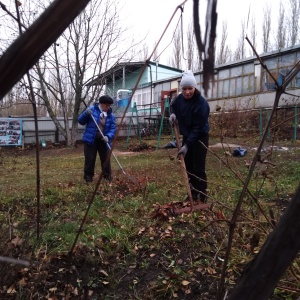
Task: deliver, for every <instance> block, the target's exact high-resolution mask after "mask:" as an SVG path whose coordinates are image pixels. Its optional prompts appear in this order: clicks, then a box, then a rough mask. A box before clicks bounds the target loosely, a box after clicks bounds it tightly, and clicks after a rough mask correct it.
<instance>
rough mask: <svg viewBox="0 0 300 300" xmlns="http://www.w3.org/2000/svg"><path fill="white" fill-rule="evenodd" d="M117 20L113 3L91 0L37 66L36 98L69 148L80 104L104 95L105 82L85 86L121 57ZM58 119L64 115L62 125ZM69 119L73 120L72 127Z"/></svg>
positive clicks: (74, 139)
mask: <svg viewBox="0 0 300 300" xmlns="http://www.w3.org/2000/svg"><path fill="white" fill-rule="evenodd" d="M118 21H119V19H118V10H117V7H116V5H115V2H114V1H106V0H103V1H96V0H92V1H91V2H90V4H89V5H88V6H87V8H86V9H85V10H84V11H83V12H82V13H81V14H80V15H79V16H78V17H77V18H76V19H75V21H74V22H73V23H72V24H71V25H70V26H69V27H68V29H67V30H66V31H65V32H64V33H63V35H62V36H61V37H60V38H59V39H58V40H57V43H56V44H54V45H53V46H52V47H51V48H50V49H49V50H48V51H47V53H46V55H45V58H44V64H43V65H41V64H38V65H37V67H36V72H37V74H38V76H37V77H36V78H37V79H38V80H39V82H40V88H41V90H40V93H39V95H40V97H41V98H42V99H43V101H44V103H45V106H46V107H47V111H48V113H49V115H50V117H51V118H52V119H53V121H54V123H55V124H56V126H57V128H58V129H59V131H60V132H61V134H62V135H63V136H64V138H65V139H66V143H67V145H68V146H71V145H73V144H74V142H75V141H76V132H77V126H78V121H77V119H78V115H79V113H80V107H81V103H82V101H85V100H86V101H87V103H90V102H91V101H93V100H96V99H98V97H99V95H100V94H101V93H103V85H104V82H99V83H98V84H97V85H93V86H89V87H88V88H87V87H86V86H85V83H86V82H87V81H89V79H90V78H97V77H98V76H99V74H101V73H102V72H104V71H105V70H107V68H108V66H109V65H111V64H112V63H115V62H116V61H117V60H118V59H119V58H120V57H121V56H122V53H117V45H118V42H121V40H120V39H121V33H122V31H121V29H120V26H119V24H118ZM119 48H121V47H119ZM124 52H125V51H124ZM113 53H115V55H116V56H114V55H113ZM51 99H52V100H54V102H51ZM58 107H59V112H58V113H57V112H56V110H57V108H58ZM57 116H63V119H64V124H65V126H61V125H60V123H59V122H58V120H57ZM69 117H72V118H73V122H72V128H69Z"/></svg>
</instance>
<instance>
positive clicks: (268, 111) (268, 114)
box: [267, 109, 271, 140]
mask: <svg viewBox="0 0 300 300" xmlns="http://www.w3.org/2000/svg"><path fill="white" fill-rule="evenodd" d="M269 120H270V110H269V109H267V122H269ZM270 134H271V132H270V128H269V129H268V140H270Z"/></svg>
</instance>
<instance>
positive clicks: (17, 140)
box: [0, 118, 22, 147]
mask: <svg viewBox="0 0 300 300" xmlns="http://www.w3.org/2000/svg"><path fill="white" fill-rule="evenodd" d="M21 145H22V119H16V118H0V147H2V146H21Z"/></svg>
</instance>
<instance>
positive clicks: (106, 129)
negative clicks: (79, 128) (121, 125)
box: [78, 95, 116, 183]
mask: <svg viewBox="0 0 300 300" xmlns="http://www.w3.org/2000/svg"><path fill="white" fill-rule="evenodd" d="M112 104H113V99H112V98H111V97H109V96H107V95H104V96H101V97H100V99H99V102H95V103H94V104H93V105H92V106H90V107H88V108H87V109H86V110H85V111H84V112H82V113H81V115H80V116H79V118H78V123H79V124H81V125H85V129H84V132H83V137H82V140H83V142H84V174H83V178H84V180H85V182H86V183H88V182H92V181H93V177H94V174H95V164H96V157H97V153H98V154H99V157H100V161H101V168H102V173H103V178H104V179H106V180H109V181H111V179H112V175H111V164H110V159H108V161H107V162H106V163H105V161H106V158H107V155H108V151H109V148H108V146H107V143H108V144H109V145H111V142H112V140H113V139H114V137H115V135H116V118H115V116H114V114H113V113H112V109H111V107H110V106H111V105H112ZM92 116H93V117H94V120H93V118H92ZM96 123H97V125H98V126H97V125H96ZM98 127H99V128H98ZM98 129H100V130H101V132H102V134H101V133H100V131H99V130H98Z"/></svg>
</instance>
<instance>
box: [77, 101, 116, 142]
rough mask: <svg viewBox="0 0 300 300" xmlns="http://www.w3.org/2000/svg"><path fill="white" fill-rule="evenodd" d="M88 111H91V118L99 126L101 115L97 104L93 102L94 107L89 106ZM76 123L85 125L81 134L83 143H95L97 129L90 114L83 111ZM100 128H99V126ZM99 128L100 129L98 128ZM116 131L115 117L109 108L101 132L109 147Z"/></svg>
mask: <svg viewBox="0 0 300 300" xmlns="http://www.w3.org/2000/svg"><path fill="white" fill-rule="evenodd" d="M89 109H90V110H91V111H92V114H93V117H94V119H95V121H96V122H97V124H98V125H99V124H100V114H101V112H102V111H101V107H100V104H99V102H95V103H94V105H91V106H90V107H89ZM78 123H79V124H80V125H85V129H84V132H83V137H82V140H83V142H85V143H87V144H93V143H94V141H95V137H96V133H97V131H98V128H97V126H96V124H95V122H94V121H93V119H92V117H91V116H90V114H89V113H88V112H87V111H86V110H85V111H84V112H82V113H81V115H80V116H79V117H78ZM99 127H100V126H99ZM100 128H101V127H100ZM116 131H117V126H116V117H115V116H114V114H113V113H112V109H111V108H109V110H108V111H107V117H106V123H105V126H104V128H103V130H102V133H103V135H105V136H107V137H108V143H109V145H111V142H112V140H113V139H114V137H115V135H116Z"/></svg>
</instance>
